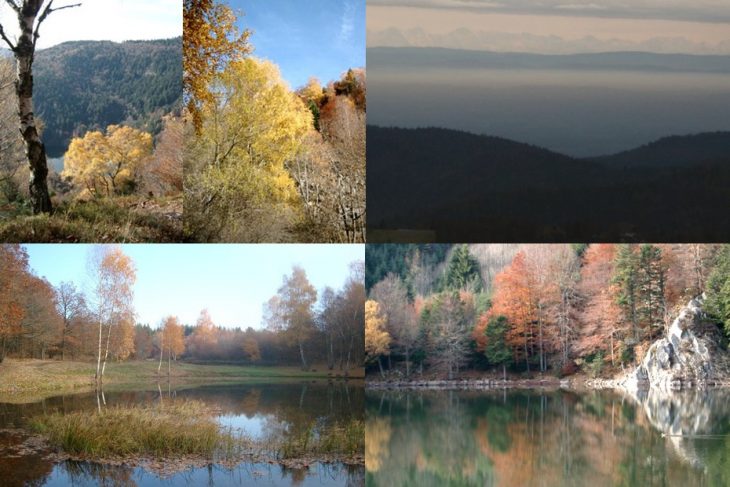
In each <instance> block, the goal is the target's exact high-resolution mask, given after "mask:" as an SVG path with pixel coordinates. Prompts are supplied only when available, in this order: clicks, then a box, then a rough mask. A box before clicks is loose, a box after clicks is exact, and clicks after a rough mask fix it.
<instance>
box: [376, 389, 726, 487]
mask: <svg viewBox="0 0 730 487" xmlns="http://www.w3.org/2000/svg"><path fill="white" fill-rule="evenodd" d="M365 402H366V423H365V432H366V433H365V437H366V446H365V449H366V451H365V465H366V485H367V486H385V485H404V486H406V485H412V486H416V485H417V486H432V485H433V486H436V485H463V486H485V485H486V486H492V485H494V486H533V485H535V486H537V485H539V486H546V487H548V486H585V485H590V486H591V487H599V486H608V485H622V486H653V485H687V486H690V485H692V486H727V485H730V462H728V461H727V459H728V458H730V391H727V390H711V391H704V392H703V391H687V392H683V393H675V394H671V395H666V394H660V393H657V392H656V391H651V393H647V392H644V393H641V394H637V395H628V394H627V395H620V394H617V393H614V392H608V391H590V392H585V393H578V392H571V391H552V392H547V391H544V392H541V391H506V390H505V391H493V392H492V391H490V392H483V391H482V392H470V391H396V392H393V391H378V390H370V391H368V392H367V394H366V400H365Z"/></svg>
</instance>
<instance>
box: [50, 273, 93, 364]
mask: <svg viewBox="0 0 730 487" xmlns="http://www.w3.org/2000/svg"><path fill="white" fill-rule="evenodd" d="M56 296H57V298H56V301H57V303H58V312H59V314H60V316H61V319H62V320H63V331H62V335H61V360H66V353H67V351H69V349H72V350H74V349H76V347H77V346H78V344H79V340H81V339H82V337H81V336H80V333H79V332H80V330H79V328H80V327H81V326H83V324H84V320H85V317H86V316H87V314H88V310H87V308H86V298H85V297H84V295H83V294H82V293H81V292H79V291H78V290H77V289H76V285H74V283H73V282H62V283H61V284H59V285H58V288H57V289H56Z"/></svg>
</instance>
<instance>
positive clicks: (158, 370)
mask: <svg viewBox="0 0 730 487" xmlns="http://www.w3.org/2000/svg"><path fill="white" fill-rule="evenodd" d="M163 338H164V335H163V334H162V333H160V363H159V364H158V365H157V375H158V376H159V375H160V369H161V368H162V353H163V350H164V347H163V346H162V340H163Z"/></svg>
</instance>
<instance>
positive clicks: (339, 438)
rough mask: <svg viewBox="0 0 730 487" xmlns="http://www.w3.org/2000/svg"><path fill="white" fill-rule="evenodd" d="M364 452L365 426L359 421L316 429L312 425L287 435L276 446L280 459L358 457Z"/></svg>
mask: <svg viewBox="0 0 730 487" xmlns="http://www.w3.org/2000/svg"><path fill="white" fill-rule="evenodd" d="M364 450H365V425H364V423H363V422H362V421H360V420H351V421H348V422H344V423H336V424H334V425H332V426H329V427H326V428H317V427H316V425H315V424H314V423H311V424H310V425H309V426H307V427H305V428H302V429H300V430H298V431H297V432H296V433H293V434H290V435H288V436H287V437H286V438H285V439H283V440H281V441H280V443H279V444H278V445H277V455H278V456H279V457H280V458H285V459H286V458H298V457H303V456H308V455H345V456H352V455H360V454H362V453H363V451H364Z"/></svg>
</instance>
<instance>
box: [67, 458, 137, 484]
mask: <svg viewBox="0 0 730 487" xmlns="http://www.w3.org/2000/svg"><path fill="white" fill-rule="evenodd" d="M61 465H62V467H63V469H64V470H65V471H66V473H67V474H68V477H69V480H70V481H71V482H70V483H71V484H72V485H77V484H81V485H85V484H93V485H102V486H107V485H109V486H114V487H137V482H135V481H134V479H133V478H132V475H133V474H134V468H132V467H128V466H125V465H106V464H101V463H92V462H75V461H71V460H69V461H66V462H63V463H62V464H61Z"/></svg>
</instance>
